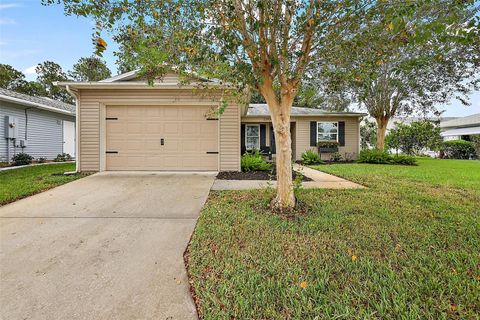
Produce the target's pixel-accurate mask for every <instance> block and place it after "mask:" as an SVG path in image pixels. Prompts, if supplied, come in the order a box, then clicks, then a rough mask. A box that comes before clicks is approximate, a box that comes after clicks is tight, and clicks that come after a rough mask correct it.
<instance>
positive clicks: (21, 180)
mask: <svg viewBox="0 0 480 320" xmlns="http://www.w3.org/2000/svg"><path fill="white" fill-rule="evenodd" d="M67 171H75V164H74V163H65V164H45V165H39V166H31V167H24V168H19V169H12V170H6V171H0V181H1V183H0V205H4V204H7V203H9V202H13V201H15V200H18V199H21V198H25V197H27V196H30V195H33V194H35V193H39V192H42V191H45V190H48V189H50V188H53V187H56V186H59V185H61V184H64V183H67V182H70V181H73V180H76V179H78V178H81V177H82V176H84V175H81V174H74V175H69V176H65V175H61V174H62V173H63V172H67ZM55 174H58V175H55Z"/></svg>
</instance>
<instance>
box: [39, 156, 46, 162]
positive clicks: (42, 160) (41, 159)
mask: <svg viewBox="0 0 480 320" xmlns="http://www.w3.org/2000/svg"><path fill="white" fill-rule="evenodd" d="M37 162H38V163H45V162H47V158H45V157H39V158H38V159H37Z"/></svg>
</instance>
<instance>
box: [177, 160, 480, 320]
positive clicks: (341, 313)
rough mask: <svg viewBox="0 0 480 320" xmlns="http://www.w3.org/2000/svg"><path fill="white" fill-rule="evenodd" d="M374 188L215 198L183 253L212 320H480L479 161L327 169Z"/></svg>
mask: <svg viewBox="0 0 480 320" xmlns="http://www.w3.org/2000/svg"><path fill="white" fill-rule="evenodd" d="M319 168H320V169H321V170H323V171H326V172H330V173H332V174H335V175H338V176H342V177H345V178H348V179H351V180H353V181H356V182H359V183H362V184H364V185H366V186H368V188H367V189H362V190H312V189H310V190H300V191H299V192H298V195H297V197H298V199H299V201H300V202H301V203H303V205H304V206H307V208H308V210H307V212H306V213H303V214H299V215H298V216H296V217H295V218H294V219H285V218H282V217H280V216H278V215H275V214H272V213H271V212H270V211H269V210H268V209H267V206H268V202H269V200H270V199H271V197H272V196H273V192H272V191H268V190H266V191H260V192H259V191H223V192H212V193H211V194H210V197H209V199H208V201H207V204H206V205H205V207H204V209H203V211H202V214H201V216H200V219H199V221H198V224H197V227H196V230H195V232H194V235H193V237H192V240H191V243H190V245H189V249H188V252H187V255H186V260H187V263H188V272H189V275H190V278H191V282H192V287H193V289H194V291H195V293H196V302H197V306H198V310H199V314H200V316H201V317H202V318H204V319H233V318H235V319H478V315H479V314H480V290H479V287H480V253H479V250H478V246H479V243H480V216H479V214H480V206H479V203H480V177H479V175H480V161H460V160H459V161H457V160H423V159H421V160H420V161H419V166H416V167H405V166H392V165H369V164H351V165H346V164H336V165H328V166H319Z"/></svg>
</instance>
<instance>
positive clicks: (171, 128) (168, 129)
mask: <svg viewBox="0 0 480 320" xmlns="http://www.w3.org/2000/svg"><path fill="white" fill-rule="evenodd" d="M180 125H181V124H180V123H177V122H167V123H165V124H164V125H163V128H164V133H165V134H174V135H177V134H180V128H181V126H180Z"/></svg>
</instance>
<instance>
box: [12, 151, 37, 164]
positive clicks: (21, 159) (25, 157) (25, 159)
mask: <svg viewBox="0 0 480 320" xmlns="http://www.w3.org/2000/svg"><path fill="white" fill-rule="evenodd" d="M32 160H33V157H32V156H31V155H29V154H26V153H23V152H22V153H19V154H17V155H14V156H13V157H12V161H13V165H14V166H24V165H27V164H30V163H32Z"/></svg>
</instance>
